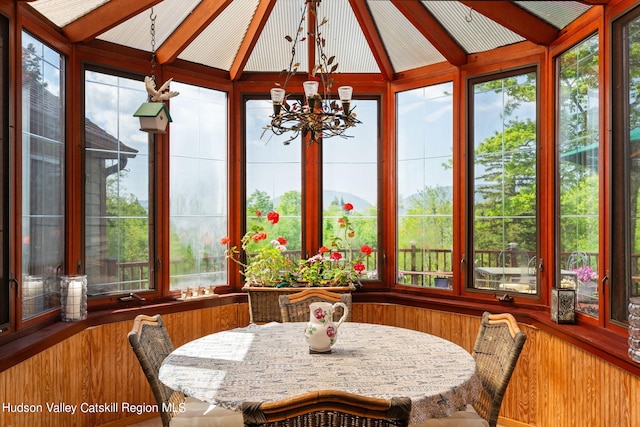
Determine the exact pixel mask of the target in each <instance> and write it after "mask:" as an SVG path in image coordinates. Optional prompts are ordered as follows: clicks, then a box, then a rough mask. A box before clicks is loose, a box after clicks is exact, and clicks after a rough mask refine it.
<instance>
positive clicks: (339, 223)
mask: <svg viewBox="0 0 640 427" xmlns="http://www.w3.org/2000/svg"><path fill="white" fill-rule="evenodd" d="M338 225H340V227H341V228H344V227H346V226H347V221H345V219H344V218H339V219H338Z"/></svg>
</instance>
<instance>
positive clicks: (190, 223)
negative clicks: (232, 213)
mask: <svg viewBox="0 0 640 427" xmlns="http://www.w3.org/2000/svg"><path fill="white" fill-rule="evenodd" d="M171 90H175V91H178V92H180V96H178V97H175V98H172V99H171V117H172V119H173V122H172V123H171V142H170V151H171V158H170V189H169V194H170V202H169V203H170V226H169V227H170V229H169V236H170V245H171V248H170V260H171V264H170V275H171V290H186V289H187V288H194V289H198V288H199V287H201V286H205V285H206V286H208V285H220V284H224V283H226V282H227V262H226V259H225V256H224V253H223V252H224V248H223V247H222V246H221V245H220V243H219V239H220V237H221V236H223V235H225V234H226V233H227V199H228V194H227V188H228V185H227V128H228V125H227V121H228V114H227V95H226V93H224V92H219V91H216V90H211V89H205V88H202V87H197V86H192V85H187V84H184V83H178V82H173V83H171Z"/></svg>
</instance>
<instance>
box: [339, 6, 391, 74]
mask: <svg viewBox="0 0 640 427" xmlns="http://www.w3.org/2000/svg"><path fill="white" fill-rule="evenodd" d="M349 4H350V5H351V9H353V13H354V14H355V16H356V19H357V20H358V24H360V28H361V29H362V32H363V33H364V37H365V39H366V40H367V43H368V44H369V48H370V49H371V52H372V53H373V57H374V58H375V60H376V63H377V64H378V67H379V68H380V72H381V73H382V75H383V77H384V79H386V80H391V79H392V77H393V65H391V59H389V55H388V54H387V50H386V49H385V46H384V43H383V42H382V37H380V33H379V32H378V28H377V27H376V24H375V22H373V17H372V16H371V11H369V8H368V7H367V3H366V1H365V0H349Z"/></svg>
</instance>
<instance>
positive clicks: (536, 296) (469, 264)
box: [462, 63, 546, 302]
mask: <svg viewBox="0 0 640 427" xmlns="http://www.w3.org/2000/svg"><path fill="white" fill-rule="evenodd" d="M529 73H535V76H536V106H535V109H536V123H537V125H536V149H535V157H536V167H535V172H536V220H535V224H536V225H535V228H536V253H535V255H534V256H535V257H536V259H538V260H540V259H541V253H542V239H541V234H540V224H541V221H542V216H543V215H542V212H541V210H542V209H541V204H542V200H541V198H540V191H541V176H540V170H541V158H540V147H541V145H542V139H541V135H542V126H541V121H542V118H541V117H540V111H541V104H542V103H543V100H542V99H541V96H540V95H541V93H542V86H543V84H544V83H543V82H542V81H541V79H540V73H541V70H540V63H533V64H523V65H521V66H517V67H514V68H510V69H504V70H500V71H497V72H491V73H486V74H474V75H471V76H469V77H467V78H466V90H467V94H466V105H465V107H466V118H467V123H466V126H467V138H466V143H465V147H466V150H467V155H466V159H465V161H464V167H465V169H466V174H467V176H466V182H465V184H464V185H465V186H466V190H465V192H464V197H465V212H464V215H465V218H464V222H465V224H466V226H465V235H464V241H465V246H466V254H465V255H463V263H464V267H463V268H464V272H465V277H466V278H467V279H466V281H465V283H464V285H463V286H462V291H463V293H465V294H467V295H468V296H471V295H476V296H483V295H485V296H489V295H491V296H494V295H495V296H496V297H497V296H498V295H497V294H501V295H505V296H507V295H508V296H509V297H510V298H523V300H526V301H532V302H534V301H535V302H542V301H543V294H544V293H545V292H546V291H545V289H543V284H542V280H541V268H543V267H539V266H538V265H537V266H536V269H535V270H536V292H535V293H532V294H528V293H520V292H510V291H506V290H502V291H497V290H494V289H478V288H475V287H474V283H475V265H474V262H473V255H474V254H475V239H474V229H475V227H474V223H475V202H474V197H475V194H474V192H475V189H476V184H475V166H474V165H475V155H474V153H475V149H474V145H475V135H474V125H475V119H474V112H475V99H474V85H476V84H480V83H486V82H490V81H495V80H500V79H505V78H509V77H515V76H520V75H525V74H529Z"/></svg>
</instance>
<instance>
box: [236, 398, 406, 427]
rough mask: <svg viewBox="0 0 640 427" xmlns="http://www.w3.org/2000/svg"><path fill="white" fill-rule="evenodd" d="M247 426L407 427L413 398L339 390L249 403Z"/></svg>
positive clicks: (245, 405)
mask: <svg viewBox="0 0 640 427" xmlns="http://www.w3.org/2000/svg"><path fill="white" fill-rule="evenodd" d="M242 409H243V415H244V422H245V427H297V426H305V427H325V426H350V427H404V426H408V425H409V415H410V412H411V399H409V398H408V397H396V398H391V399H382V398H370V397H365V396H360V395H357V394H352V393H347V392H343V391H338V390H319V391H312V392H308V393H304V394H301V395H298V396H293V397H290V398H286V399H282V400H278V401H271V402H255V403H252V402H245V403H244V404H243V408H242Z"/></svg>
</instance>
